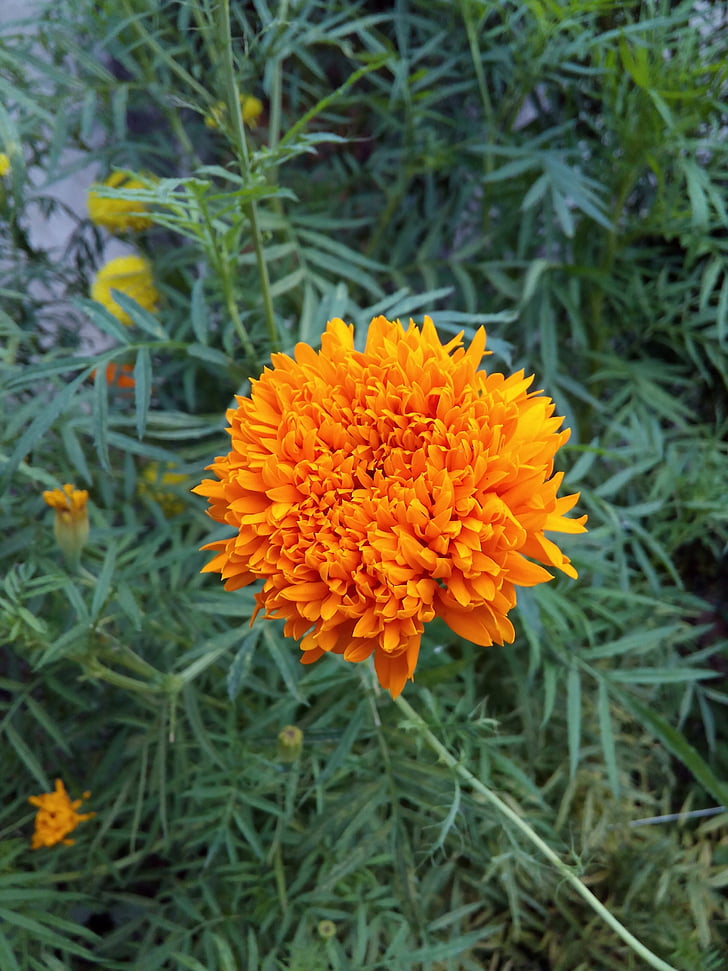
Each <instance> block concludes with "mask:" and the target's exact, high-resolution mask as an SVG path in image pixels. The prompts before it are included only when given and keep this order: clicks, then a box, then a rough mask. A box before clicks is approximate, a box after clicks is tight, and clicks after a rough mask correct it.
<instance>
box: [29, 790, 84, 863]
mask: <svg viewBox="0 0 728 971" xmlns="http://www.w3.org/2000/svg"><path fill="white" fill-rule="evenodd" d="M90 795H91V793H90V792H84V794H83V799H74V800H73V802H71V799H70V797H69V795H68V793H67V792H66V788H65V786H64V785H63V782H62V781H61V780H60V779H56V789H55V792H44V793H42V794H41V795H40V796H28V802H29V803H30V804H31V805H32V806H37V807H38V813H37V815H36V817H35V831H34V833H33V841H32V843H31V849H34V850H37V849H40V847H41V846H55V845H56V843H65V844H66V846H73V842H74V841H73V840H69V839H66V836H68V834H69V833H72V832H73V831H74V829H75V828H76V827H77V826H78V824H79V823H82V822H84V820H86V819H91V818H92V817H93V816H95V815H96V813H79V812H77V811H76V810H77V809H80V808H81V805H82V803H83V800H84V799H88V798H89V796H90Z"/></svg>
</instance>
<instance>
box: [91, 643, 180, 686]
mask: <svg viewBox="0 0 728 971" xmlns="http://www.w3.org/2000/svg"><path fill="white" fill-rule="evenodd" d="M97 655H98V656H100V657H103V658H105V659H106V660H108V661H115V662H116V663H117V664H123V665H124V667H126V668H128V669H129V670H130V671H134V672H135V673H136V674H140V675H142V677H144V678H148V679H149V681H150V682H152V684H160V683H161V682H162V680H163V679H164V677H165V676H164V675H163V674H162V672H161V671H158V670H157V669H156V668H155V667H153V666H152V665H151V664H149V663H148V662H147V661H145V660H144V658H143V657H139V655H138V654H136V653H135V652H134V651H132V649H131V648H130V647H127V646H126V645H125V644H120V645H119V646H118V648H108V649H107V648H102V649H101V650H99V651H98V652H97Z"/></svg>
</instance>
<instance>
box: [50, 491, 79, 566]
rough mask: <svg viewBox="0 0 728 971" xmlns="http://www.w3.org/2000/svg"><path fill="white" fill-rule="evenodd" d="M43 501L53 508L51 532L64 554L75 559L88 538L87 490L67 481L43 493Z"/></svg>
mask: <svg viewBox="0 0 728 971" xmlns="http://www.w3.org/2000/svg"><path fill="white" fill-rule="evenodd" d="M43 501H44V502H45V503H46V504H47V505H48V506H50V507H51V509H54V510H55V512H56V518H55V521H54V523H53V532H54V534H55V537H56V541H57V543H58V545H59V546H60V548H61V550H62V551H63V553H64V555H65V556H67V557H68V558H69V559H70V560H77V559H78V556H79V554H80V553H81V550H82V549H83V547H84V546H85V545H86V540H87V539H88V531H89V526H88V510H87V508H86V503H87V502H88V492H87V491H86V490H85V489H77V488H76V487H75V486H73V485H71V484H70V482H67V483H66V484H65V485H64V487H63V489H52V490H49V491H47V492H44V493H43Z"/></svg>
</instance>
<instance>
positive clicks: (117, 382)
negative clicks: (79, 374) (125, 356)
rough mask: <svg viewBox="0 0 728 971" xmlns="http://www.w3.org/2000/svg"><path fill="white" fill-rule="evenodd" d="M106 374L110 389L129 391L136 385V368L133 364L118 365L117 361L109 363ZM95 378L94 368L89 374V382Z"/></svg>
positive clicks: (105, 370)
mask: <svg viewBox="0 0 728 971" xmlns="http://www.w3.org/2000/svg"><path fill="white" fill-rule="evenodd" d="M104 374H105V375H106V383H107V384H108V386H109V387H110V388H118V389H119V390H120V391H127V390H130V389H131V388H133V387H135V385H136V381H135V380H134V367H133V365H131V364H117V363H116V362H115V361H109V363H108V364H107V365H106V368H105V369H104ZM95 378H96V369H95V368H94V370H93V371H91V373H90V374H89V380H90V381H93V380H95Z"/></svg>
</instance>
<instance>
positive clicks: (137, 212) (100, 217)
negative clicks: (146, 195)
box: [86, 170, 152, 233]
mask: <svg viewBox="0 0 728 971" xmlns="http://www.w3.org/2000/svg"><path fill="white" fill-rule="evenodd" d="M104 188H109V189H144V188H146V186H145V184H144V183H143V182H140V181H139V179H134V178H132V177H131V176H129V175H127V173H126V172H121V171H119V170H115V171H114V172H112V173H111V174H110V175H109V176H107V178H106V179H104V180H103V182H95V183H94V184H93V185H92V186H91V188H90V189H89V192H88V197H87V199H86V205H87V207H88V214H89V218H90V220H91V222H93V223H95V224H96V225H97V226H103V227H104V229H108V230H109V231H110V232H112V233H113V232H124V231H125V230H142V229H148V228H149V226H151V225H152V220H151V219H150V218H149V216H148V215H146V212H147V206H146V205H145V203H143V202H135V201H132V200H131V199H110V198H108V197H107V198H104V196H103V195H99V190H100V189H101V190H103V189H104Z"/></svg>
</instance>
